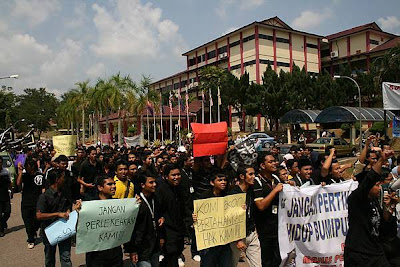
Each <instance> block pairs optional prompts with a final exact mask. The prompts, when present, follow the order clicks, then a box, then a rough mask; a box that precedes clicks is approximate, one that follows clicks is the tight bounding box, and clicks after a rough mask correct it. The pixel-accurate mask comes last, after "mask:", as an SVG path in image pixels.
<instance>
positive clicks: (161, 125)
mask: <svg viewBox="0 0 400 267" xmlns="http://www.w3.org/2000/svg"><path fill="white" fill-rule="evenodd" d="M160 130H161V145H163V144H164V127H163V105H162V95H161V92H160Z"/></svg>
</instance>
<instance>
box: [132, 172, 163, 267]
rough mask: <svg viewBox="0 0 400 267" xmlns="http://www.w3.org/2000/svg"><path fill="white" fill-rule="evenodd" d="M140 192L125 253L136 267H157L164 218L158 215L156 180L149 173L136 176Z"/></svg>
mask: <svg viewBox="0 0 400 267" xmlns="http://www.w3.org/2000/svg"><path fill="white" fill-rule="evenodd" d="M137 179H138V181H139V182H140V185H141V188H142V191H141V193H140V194H139V195H140V199H141V205H140V207H139V213H138V216H137V218H136V224H135V228H134V229H133V232H132V238H131V240H130V242H128V243H126V244H125V245H124V249H125V253H129V255H130V259H131V261H132V263H133V264H136V267H158V266H159V255H160V235H159V228H160V227H161V226H162V225H163V223H164V218H162V217H160V214H159V203H158V201H157V200H156V198H155V192H156V179H155V177H154V174H152V173H150V172H149V171H146V172H142V173H139V174H138V177H137Z"/></svg>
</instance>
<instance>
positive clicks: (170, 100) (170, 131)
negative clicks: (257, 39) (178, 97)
mask: <svg viewBox="0 0 400 267" xmlns="http://www.w3.org/2000/svg"><path fill="white" fill-rule="evenodd" d="M169 139H170V140H171V141H172V94H171V91H169Z"/></svg>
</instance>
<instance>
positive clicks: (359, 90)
mask: <svg viewBox="0 0 400 267" xmlns="http://www.w3.org/2000/svg"><path fill="white" fill-rule="evenodd" d="M333 78H335V79H349V80H350V81H352V82H353V83H354V84H355V85H356V86H357V89H358V116H359V121H360V153H361V151H362V123H361V89H360V86H358V83H357V82H356V80H354V79H353V78H351V77H349V76H340V75H335V76H333Z"/></svg>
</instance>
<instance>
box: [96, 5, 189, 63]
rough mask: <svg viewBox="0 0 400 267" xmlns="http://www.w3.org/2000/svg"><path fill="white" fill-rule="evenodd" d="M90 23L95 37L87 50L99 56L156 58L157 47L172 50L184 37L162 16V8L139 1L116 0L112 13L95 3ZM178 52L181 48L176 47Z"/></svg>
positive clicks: (182, 41)
mask: <svg viewBox="0 0 400 267" xmlns="http://www.w3.org/2000/svg"><path fill="white" fill-rule="evenodd" d="M92 8H93V10H94V11H95V13H96V14H95V16H94V19H93V21H94V24H95V26H96V28H97V30H98V40H97V43H96V44H93V45H92V46H91V49H92V50H93V51H94V52H95V54H96V55H98V56H100V57H115V56H118V57H121V58H123V57H157V56H159V55H158V54H159V51H160V47H161V46H163V53H168V51H165V45H167V46H169V47H170V48H171V49H172V50H173V51H174V53H175V50H176V48H177V47H182V43H184V40H183V38H182V36H181V35H180V34H179V26H178V25H177V24H175V23H174V22H173V21H171V20H168V19H163V18H162V10H161V9H160V8H156V7H154V6H153V5H152V4H151V3H147V4H141V2H140V1H139V0H117V1H116V8H115V10H114V12H110V11H109V10H108V9H106V8H105V7H102V6H100V5H98V4H93V5H92ZM180 52H182V50H180Z"/></svg>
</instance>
